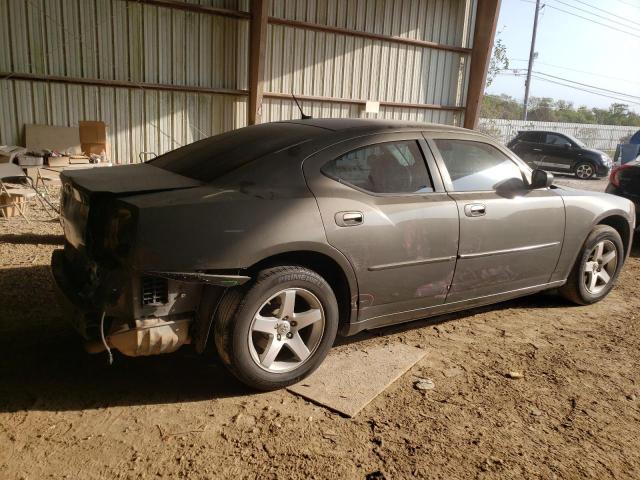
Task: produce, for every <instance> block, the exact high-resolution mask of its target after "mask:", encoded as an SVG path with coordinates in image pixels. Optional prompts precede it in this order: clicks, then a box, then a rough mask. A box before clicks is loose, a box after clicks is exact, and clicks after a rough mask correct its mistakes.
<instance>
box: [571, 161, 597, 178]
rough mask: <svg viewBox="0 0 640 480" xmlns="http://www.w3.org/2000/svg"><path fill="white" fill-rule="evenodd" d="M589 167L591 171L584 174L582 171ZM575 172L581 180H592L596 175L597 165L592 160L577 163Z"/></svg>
mask: <svg viewBox="0 0 640 480" xmlns="http://www.w3.org/2000/svg"><path fill="white" fill-rule="evenodd" d="M587 168H588V169H589V170H588V171H589V172H590V173H589V174H588V175H586V176H585V174H583V173H582V172H584V171H585V169H587ZM573 173H574V175H575V176H576V178H579V179H580V180H591V179H592V178H594V177H595V175H596V166H595V165H594V164H593V163H591V162H580V163H578V164H577V165H576V168H575V170H574V171H573Z"/></svg>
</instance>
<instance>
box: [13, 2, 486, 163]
mask: <svg viewBox="0 0 640 480" xmlns="http://www.w3.org/2000/svg"><path fill="white" fill-rule="evenodd" d="M189 3H194V4H201V5H207V6H215V7H222V8H230V9H237V10H243V11H248V9H249V0H235V1H234V0H200V1H198V0H190V1H189ZM474 11H475V0H353V1H351V0H350V1H342V0H310V1H306V0H272V5H271V12H270V14H271V15H272V16H274V17H279V18H286V19H292V20H302V21H305V22H311V23H318V24H321V25H329V26H337V27H343V28H351V29H355V30H359V31H363V32H371V33H379V34H384V35H393V36H398V37H405V38H412V39H418V40H427V41H433V42H440V43H444V44H447V45H455V46H461V47H471V37H472V33H473V32H472V30H473V29H472V25H473V21H474V18H473V17H474ZM267 38H268V41H267V44H268V45H267V59H266V78H267V81H266V85H265V92H276V93H291V92H294V93H296V94H300V95H311V96H328V97H336V98H349V99H360V100H366V99H370V100H378V101H390V102H411V103H429V104H443V105H449V106H462V105H464V102H465V92H466V88H467V83H468V68H467V64H468V62H466V61H465V60H466V54H461V53H456V52H447V51H442V50H435V49H432V48H426V47H422V46H415V45H406V44H399V43H393V42H387V41H382V40H371V39H364V38H358V37H353V36H348V35H343V34H337V33H327V32H318V31H312V30H308V29H302V28H294V27H291V26H285V25H274V24H270V25H269V27H268V35H267ZM0 45H3V48H0V72H13V73H14V74H17V73H27V74H38V75H53V76H67V77H75V78H87V79H100V80H116V81H127V82H140V83H158V84H170V85H181V86H191V87H207V88H224V89H241V90H244V89H247V87H248V56H249V55H248V54H249V52H248V49H249V24H248V22H247V21H246V20H242V19H235V18H228V17H222V16H217V15H211V14H205V13H196V12H188V11H182V10H176V9H171V8H164V7H157V6H152V5H144V4H138V3H135V2H127V1H124V0H27V1H25V0H1V1H0ZM4 77H5V78H1V79H0V144H23V142H24V138H23V132H24V124H26V123H43V124H51V125H77V122H78V121H79V120H103V121H105V122H106V123H107V124H108V126H109V142H110V145H111V153H112V158H113V160H115V161H116V162H119V163H126V162H130V161H137V157H138V154H139V153H140V152H142V151H151V152H155V153H158V154H159V153H163V152H165V151H167V150H170V149H172V148H175V147H177V146H179V145H183V144H186V143H189V142H191V141H194V140H197V139H199V138H202V137H205V136H209V135H212V134H216V133H219V132H222V131H226V130H229V129H233V128H238V127H241V126H244V125H246V123H247V98H246V97H245V96H242V95H236V96H233V95H223V94H212V93H192V92H175V91H157V90H148V89H144V88H143V85H140V86H139V87H135V88H124V87H111V86H85V85H67V84H61V83H47V82H43V81H37V80H15V79H12V78H11V75H10V74H9V75H5V76H4ZM302 103H303V105H304V108H305V109H306V110H308V111H309V112H310V113H312V114H313V115H314V116H316V117H329V116H352V117H354V116H356V117H357V116H361V115H362V114H361V111H360V109H361V107H359V106H358V105H353V104H345V103H335V102H327V101H314V102H307V101H305V102H302ZM292 107H293V104H292V102H291V100H289V99H274V98H265V99H264V105H263V119H264V121H275V120H281V119H288V118H297V117H298V112H297V110H294V109H293V108H292ZM378 117H381V118H396V119H411V120H420V121H433V122H439V123H448V124H460V123H461V122H462V113H461V112H454V111H446V110H442V111H441V110H431V109H424V108H408V107H395V106H394V107H385V106H383V107H381V111H380V114H379V115H378Z"/></svg>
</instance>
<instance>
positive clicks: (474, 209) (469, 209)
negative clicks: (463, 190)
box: [464, 203, 487, 217]
mask: <svg viewBox="0 0 640 480" xmlns="http://www.w3.org/2000/svg"><path fill="white" fill-rule="evenodd" d="M486 213H487V207H485V206H484V205H482V204H481V203H470V204H468V205H465V206H464V214H465V215H466V216H467V217H481V216H483V215H485V214H486Z"/></svg>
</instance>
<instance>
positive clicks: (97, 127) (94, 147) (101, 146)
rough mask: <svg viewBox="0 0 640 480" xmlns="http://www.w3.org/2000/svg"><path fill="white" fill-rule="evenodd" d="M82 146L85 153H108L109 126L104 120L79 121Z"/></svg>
mask: <svg viewBox="0 0 640 480" xmlns="http://www.w3.org/2000/svg"><path fill="white" fill-rule="evenodd" d="M78 125H79V129H80V146H81V148H82V152H83V153H84V154H85V155H90V154H92V153H94V154H96V155H100V154H102V153H103V152H104V153H105V154H106V153H107V126H106V124H105V123H104V122H97V121H91V122H90V121H84V122H78Z"/></svg>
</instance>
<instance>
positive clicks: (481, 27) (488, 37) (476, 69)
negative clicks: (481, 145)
mask: <svg viewBox="0 0 640 480" xmlns="http://www.w3.org/2000/svg"><path fill="white" fill-rule="evenodd" d="M499 12H500V0H478V6H477V8H476V24H475V30H474V32H473V49H472V51H471V71H470V74H469V88H468V91H467V105H466V110H465V114H464V127H465V128H476V126H477V125H478V118H479V117H480V105H481V103H482V97H483V95H484V88H485V85H486V83H487V70H488V69H489V61H490V60H491V54H492V53H493V52H492V50H493V40H494V37H495V35H496V25H497V23H498V14H499Z"/></svg>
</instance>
